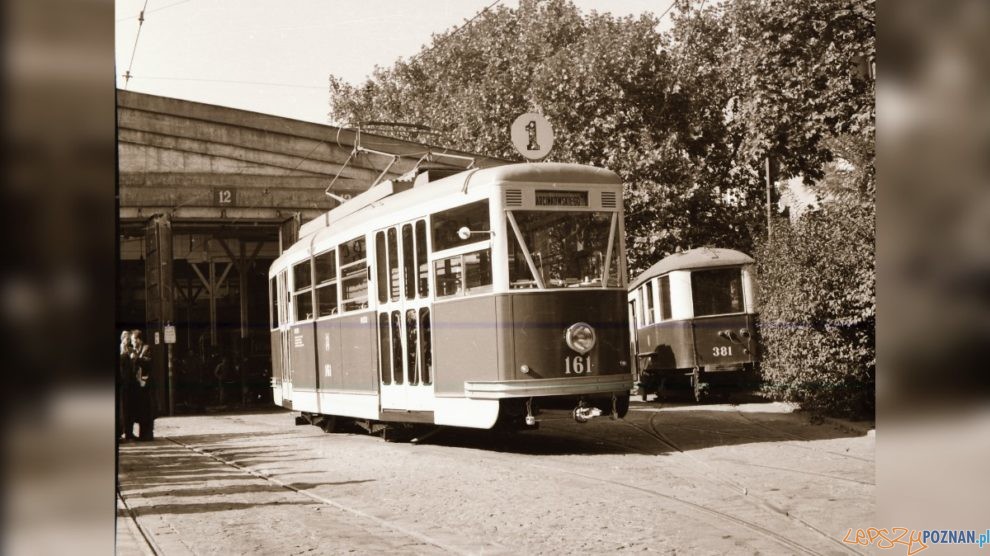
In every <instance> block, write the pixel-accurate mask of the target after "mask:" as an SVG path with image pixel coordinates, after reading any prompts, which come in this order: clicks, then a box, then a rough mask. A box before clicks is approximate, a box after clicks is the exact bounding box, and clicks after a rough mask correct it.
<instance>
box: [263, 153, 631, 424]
mask: <svg viewBox="0 0 990 556" xmlns="http://www.w3.org/2000/svg"><path fill="white" fill-rule="evenodd" d="M405 178H406V179H396V180H393V181H389V182H384V183H382V184H379V185H376V186H374V187H372V188H371V189H369V190H368V191H366V192H365V193H362V194H360V195H358V196H356V197H355V198H353V199H351V200H349V201H347V202H345V203H343V204H341V205H340V206H338V207H337V208H334V209H333V210H331V211H329V212H327V213H325V214H324V215H323V216H321V217H320V218H318V219H316V220H314V221H311V222H308V223H306V224H304V225H303V226H302V227H301V228H300V239H299V240H298V241H297V242H296V243H295V244H293V245H292V246H291V247H290V248H288V249H286V250H285V252H284V253H283V254H282V255H281V256H280V257H279V258H278V259H277V260H276V261H275V262H274V263H273V264H272V266H271V268H270V271H269V281H270V295H271V315H272V320H271V337H272V354H273V378H272V388H273V395H274V399H275V401H276V403H277V404H279V405H282V406H283V407H286V408H291V409H293V410H295V411H299V412H301V415H302V418H303V419H304V420H308V421H309V422H313V423H314V424H320V423H323V424H325V423H334V422H337V421H338V420H339V419H340V418H348V419H349V420H352V421H354V422H357V423H359V424H361V426H363V427H364V428H366V429H368V430H370V431H372V432H375V431H378V430H390V429H393V428H397V427H401V425H396V424H399V423H429V424H434V425H451V426H459V427H472V428H482V429H487V428H492V427H508V428H518V427H527V426H537V424H538V420H537V418H536V417H537V415H538V414H539V409H540V408H541V407H544V406H547V405H549V404H548V402H551V401H554V402H558V403H559V402H560V401H561V400H569V403H570V404H573V405H568V406H567V409H572V410H573V416H574V417H575V418H576V419H577V420H579V421H584V420H587V419H589V418H591V417H595V416H598V415H602V414H611V415H613V416H622V415H624V414H625V412H626V411H627V410H628V404H629V392H630V390H631V389H632V386H633V376H632V366H633V362H632V361H631V360H630V358H629V352H628V345H629V324H628V318H627V313H626V308H625V298H626V288H625V285H626V280H625V256H624V254H625V251H624V243H623V213H622V183H621V181H620V179H619V177H618V176H617V175H615V174H614V173H612V172H610V171H608V170H604V169H600V168H593V167H588V166H581V165H575V164H557V163H528V164H510V165H505V166H499V167H494V168H488V169H480V170H479V169H472V170H467V171H464V172H460V173H457V174H454V175H447V176H439V177H438V176H432V175H431V171H424V172H419V173H416V172H413V173H411V174H410V175H407V176H405Z"/></svg>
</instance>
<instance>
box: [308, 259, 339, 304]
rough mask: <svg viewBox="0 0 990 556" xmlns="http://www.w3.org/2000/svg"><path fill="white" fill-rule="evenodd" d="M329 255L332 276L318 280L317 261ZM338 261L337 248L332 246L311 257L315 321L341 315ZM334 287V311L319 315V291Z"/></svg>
mask: <svg viewBox="0 0 990 556" xmlns="http://www.w3.org/2000/svg"><path fill="white" fill-rule="evenodd" d="M327 255H331V257H332V259H333V275H332V276H331V277H329V278H326V279H324V280H320V279H319V276H317V275H316V269H317V264H316V261H317V259H319V258H321V257H325V256H327ZM339 283H340V259H338V258H337V246H336V245H335V246H333V247H331V248H329V249H327V250H325V251H323V252H321V253H318V254H316V255H313V295H314V298H313V314H315V315H316V320H320V319H328V318H332V317H335V316H337V315H339V314H340V313H341V310H340V308H341V302H340V296H341V293H340V286H339ZM329 287H334V288H335V289H336V291H335V293H334V311H333V312H332V313H330V314H329V315H321V314H320V313H321V308H320V290H322V289H324V288H329Z"/></svg>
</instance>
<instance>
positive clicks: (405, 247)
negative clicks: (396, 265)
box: [402, 224, 416, 299]
mask: <svg viewBox="0 0 990 556" xmlns="http://www.w3.org/2000/svg"><path fill="white" fill-rule="evenodd" d="M415 256H416V249H415V248H413V232H412V225H410V224H406V225H404V226H402V272H403V278H402V281H403V288H405V289H404V292H405V298H406V299H416V261H415Z"/></svg>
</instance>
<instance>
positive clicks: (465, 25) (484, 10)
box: [409, 0, 502, 64]
mask: <svg viewBox="0 0 990 556" xmlns="http://www.w3.org/2000/svg"><path fill="white" fill-rule="evenodd" d="M501 1H502V0H495V1H494V2H492V3H491V4H488V5H487V6H485V7H484V8H483V9H482V10H481V11H480V12H478V13H476V14H474V17H472V18H471V19H469V20H467V21H465V22H464V25H461V26H460V27H458V28H457V29H454V30H453V31H452V32H451V33H450V34H449V35H447V36H446V37H443V38H442V39H440V41H438V42H436V43H434V44H433V46H431V47H429V48H427V49H426V50H421V51H419V53H417V54H416V55H415V56H413V57H412V58H409V63H410V64H411V63H412V62H413V60H415V59H416V58H419V57H420V56H422V55H423V54H426V53H427V52H429V51H431V50H433V49H434V48H437V47H438V46H440V45H442V44H444V43H445V42H447V41H448V40H450V39H451V38H453V36H454V35H456V34H457V33H460V32H461V31H463V30H464V29H466V28H467V26H468V25H471V23H472V22H473V21H474V20H476V19H478V18H479V17H481V15H482V14H484V13H485V12H487V11H488V10H490V9H491V8H492V7H493V6H495V4H498V3H499V2H501Z"/></svg>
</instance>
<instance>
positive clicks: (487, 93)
mask: <svg viewBox="0 0 990 556" xmlns="http://www.w3.org/2000/svg"><path fill="white" fill-rule="evenodd" d="M875 11H876V6H875V0H726V1H724V2H706V1H705V0H678V3H677V6H676V10H674V12H673V15H672V16H673V18H674V26H673V29H672V30H671V31H670V32H669V33H660V32H659V31H658V30H657V29H658V24H659V21H658V20H657V18H656V17H655V16H653V15H642V16H640V17H637V18H633V17H622V18H616V17H613V16H611V15H607V14H598V13H595V12H591V13H590V14H587V15H584V14H582V13H581V12H580V11H579V10H578V9H577V8H576V7H575V6H574V5H573V4H572V3H571V2H570V1H569V0H521V1H520V3H519V6H518V8H515V9H509V8H505V7H499V8H497V9H493V10H488V11H486V12H484V13H483V14H481V15H480V16H479V17H478V18H477V19H475V20H474V21H473V22H471V24H470V25H467V26H466V27H463V28H461V29H458V30H452V31H449V32H446V33H442V34H439V35H436V36H434V37H433V40H432V43H431V45H429V46H428V47H426V48H425V49H424V50H422V51H421V52H420V53H419V54H417V55H416V56H414V57H413V58H411V59H408V60H400V61H398V62H396V63H395V64H394V65H393V66H391V67H389V68H376V69H375V71H374V73H373V74H372V76H371V78H370V79H368V80H367V81H366V82H365V83H362V84H359V85H351V84H348V83H344V82H343V81H341V80H339V79H336V78H331V86H330V89H331V90H330V93H331V112H330V116H331V119H332V120H334V121H335V122H337V123H340V124H348V125H355V124H359V123H361V122H369V121H392V122H405V123H416V124H425V125H428V126H430V127H431V128H432V129H433V130H435V131H436V132H438V133H439V136H438V137H434V138H433V141H434V142H440V143H442V144H446V145H450V146H456V147H457V148H459V149H463V150H468V151H474V152H478V153H482V154H486V155H489V156H496V157H502V158H506V159H510V160H518V156H517V155H516V154H515V153H514V152H513V150H512V147H511V143H510V141H509V129H508V128H509V124H510V123H511V122H512V120H513V119H514V118H515V117H516V116H518V115H519V114H521V113H523V112H527V111H538V112H541V113H543V114H544V115H545V116H546V117H547V118H548V119H549V120H550V122H551V123H552V125H553V126H554V130H555V135H556V138H557V142H556V145H555V146H554V150H553V152H552V153H551V155H550V158H549V159H548V160H555V161H563V162H579V163H584V164H592V165H596V166H603V167H607V168H609V169H611V170H613V171H615V172H617V173H618V174H619V175H620V176H621V177H622V178H623V180H624V182H625V183H626V185H627V187H626V192H625V196H624V199H625V208H626V243H627V246H628V262H629V269H630V274H631V275H633V276H634V275H636V274H637V273H638V272H640V271H642V270H643V269H645V268H647V267H648V266H649V265H651V264H652V263H654V262H656V261H657V260H659V259H660V258H662V257H664V256H666V255H668V254H670V253H672V252H674V251H676V250H678V249H683V248H690V247H697V246H702V245H717V246H720V247H729V248H735V249H740V250H742V251H746V252H751V253H752V252H754V250H755V254H756V256H757V260H758V261H759V265H760V271H761V276H760V278H761V280H762V281H763V283H762V289H761V291H762V305H761V308H762V312H763V317H764V322H765V323H767V329H766V332H765V334H764V338H765V342H766V357H765V362H764V368H765V369H766V379H767V384H768V386H767V388H768V391H769V392H771V393H772V394H774V395H776V396H780V397H782V398H785V399H792V400H798V401H801V402H802V403H804V404H806V405H807V407H809V408H814V409H818V410H821V411H826V412H840V413H844V414H852V413H856V412H869V411H872V396H873V386H872V385H873V374H874V369H875V362H874V356H873V322H874V319H875V316H874V313H873V311H874V301H873V299H874V270H873V236H874V234H873V214H874V200H875V190H876V185H875V183H876V179H875V170H874V157H875V149H874V141H875V135H876V129H875V128H876V111H875V102H874V98H875V80H874V78H873V72H872V71H871V67H872V66H871V64H872V63H873V62H874V60H875V59H876V38H875V37H876V24H875ZM768 160H769V161H770V162H771V163H772V173H773V177H774V178H775V180H776V181H778V182H779V181H783V180H786V179H788V178H791V177H795V176H800V177H802V178H803V180H804V183H805V184H814V190H815V192H816V194H817V196H818V197H819V201H820V202H819V205H820V206H821V208H820V209H819V210H818V211H814V212H812V213H810V214H808V215H806V216H804V217H802V218H801V220H799V221H797V222H796V223H794V224H793V225H789V224H787V223H786V222H783V221H780V222H777V223H776V224H775V236H774V238H773V242H772V243H768V242H766V241H761V238H765V237H766V232H767V230H766V220H765V217H764V213H763V211H764V208H765V199H766V197H765V196H766V189H765V181H764V180H765V179H766V165H767V161H768ZM771 196H772V200H773V201H776V200H777V199H778V198H779V196H778V195H777V193H776V191H775V190H771Z"/></svg>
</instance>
